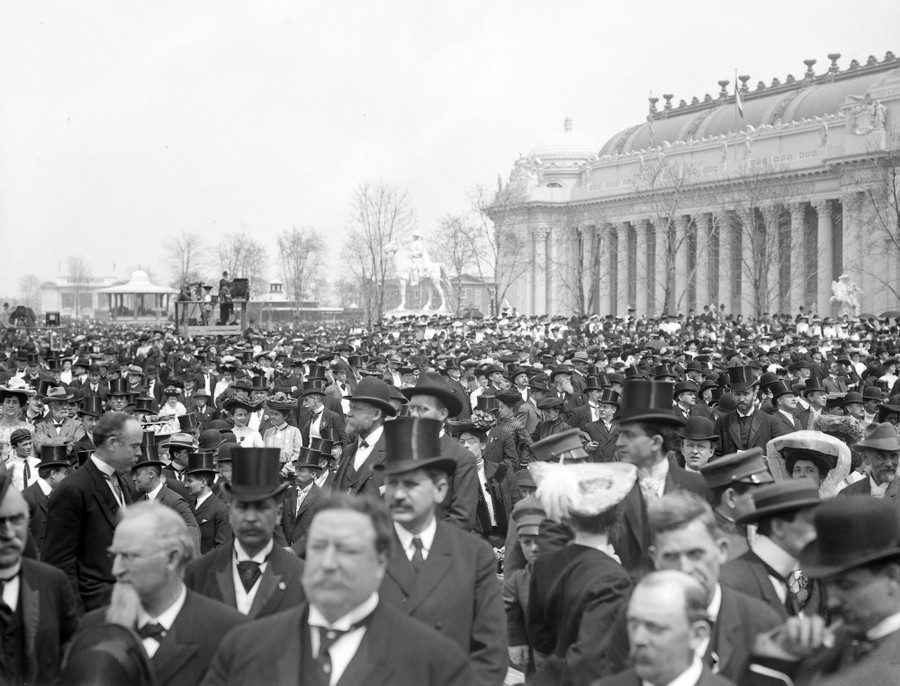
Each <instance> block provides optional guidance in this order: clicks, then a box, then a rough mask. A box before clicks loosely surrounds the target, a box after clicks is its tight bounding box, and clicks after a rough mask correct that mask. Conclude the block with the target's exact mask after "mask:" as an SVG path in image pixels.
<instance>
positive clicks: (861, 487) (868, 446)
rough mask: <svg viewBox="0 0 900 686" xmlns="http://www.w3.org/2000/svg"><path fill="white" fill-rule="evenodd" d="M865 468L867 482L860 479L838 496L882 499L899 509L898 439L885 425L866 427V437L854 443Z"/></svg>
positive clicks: (890, 426) (899, 455) (899, 461)
mask: <svg viewBox="0 0 900 686" xmlns="http://www.w3.org/2000/svg"><path fill="white" fill-rule="evenodd" d="M856 449H857V450H858V451H859V452H860V454H862V457H863V461H864V462H865V463H866V465H868V468H869V478H868V479H861V480H859V481H857V482H855V483H852V484H850V485H849V486H847V487H846V488H844V489H843V490H842V491H841V492H840V493H839V494H838V495H869V496H872V497H873V498H886V499H887V500H888V501H889V502H892V503H894V504H895V506H896V507H900V489H898V488H897V484H895V482H896V481H897V465H898V463H900V435H897V430H896V429H894V427H893V425H891V424H890V423H888V422H882V423H881V424H869V426H868V427H866V435H865V436H864V437H863V439H862V440H861V441H858V442H857V443H856Z"/></svg>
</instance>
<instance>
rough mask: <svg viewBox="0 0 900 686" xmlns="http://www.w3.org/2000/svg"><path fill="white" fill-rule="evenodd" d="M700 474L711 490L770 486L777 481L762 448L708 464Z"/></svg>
mask: <svg viewBox="0 0 900 686" xmlns="http://www.w3.org/2000/svg"><path fill="white" fill-rule="evenodd" d="M700 474H701V475H702V476H703V478H704V480H705V481H706V485H707V486H708V487H709V488H723V487H725V486H731V485H733V484H755V485H759V484H770V483H772V482H774V481H775V478H774V477H773V476H772V473H771V472H770V471H769V465H768V464H767V463H766V461H765V458H764V457H763V450H762V448H751V449H750V450H744V451H741V452H738V453H731V454H730V455H725V456H723V457H719V458H717V459H715V460H712V461H710V462H707V463H706V464H705V465H703V466H702V467H700Z"/></svg>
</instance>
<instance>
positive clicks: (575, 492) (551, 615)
mask: <svg viewBox="0 0 900 686" xmlns="http://www.w3.org/2000/svg"><path fill="white" fill-rule="evenodd" d="M549 440H550V441H554V442H555V441H557V437H553V438H551V439H549ZM574 447H575V449H576V450H577V449H578V447H580V446H574ZM582 452H583V451H582ZM529 470H530V471H531V472H532V474H533V475H534V477H535V482H536V483H537V486H538V491H537V495H538V498H539V500H540V503H541V506H542V507H543V509H544V511H545V512H546V514H547V517H549V518H550V519H552V520H553V521H554V522H556V523H557V524H566V525H569V526H571V528H572V530H573V531H574V538H573V540H572V543H571V544H570V545H567V546H565V547H563V548H562V549H560V550H556V551H554V552H550V553H546V554H544V555H542V556H541V557H539V558H538V559H537V561H536V562H535V563H534V570H533V572H532V575H531V585H530V590H529V597H528V614H527V616H526V627H527V633H528V635H529V636H530V637H531V639H532V647H533V648H534V650H535V662H536V666H537V675H536V677H535V680H536V681H537V682H538V683H545V684H578V685H581V684H589V683H591V682H592V681H594V680H595V679H596V678H597V677H599V676H602V674H603V673H604V667H605V656H606V651H607V647H608V643H607V641H608V628H609V626H610V624H612V621H613V619H614V618H615V616H616V613H617V612H618V611H619V609H620V607H621V605H622V603H623V602H625V600H626V599H627V597H628V594H629V592H630V591H631V578H630V577H629V576H628V572H626V571H625V569H624V568H623V567H622V566H621V565H620V564H619V562H618V560H617V559H616V558H615V557H614V555H615V553H614V552H613V548H612V545H611V544H610V540H609V535H610V531H611V530H612V529H613V528H614V527H615V525H616V524H617V522H618V520H619V516H620V510H619V508H618V505H619V504H620V503H621V502H622V500H623V499H624V498H625V497H626V496H627V495H628V493H629V491H631V489H632V487H633V486H634V484H635V482H636V481H637V470H636V469H635V467H634V466H633V465H630V464H624V463H615V462H613V463H596V464H595V463H580V464H559V463H556V462H534V463H532V465H531V466H530V467H529Z"/></svg>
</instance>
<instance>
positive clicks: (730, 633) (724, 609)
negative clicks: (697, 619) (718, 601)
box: [707, 588, 742, 673]
mask: <svg viewBox="0 0 900 686" xmlns="http://www.w3.org/2000/svg"><path fill="white" fill-rule="evenodd" d="M741 622H742V618H741V617H740V616H739V615H738V612H737V608H736V607H735V606H734V605H733V604H732V602H731V596H730V595H729V593H728V591H727V590H726V589H725V588H723V589H722V605H721V607H720V608H719V616H718V617H717V618H716V621H715V628H714V629H713V631H715V632H716V636H715V638H716V641H715V645H716V654H717V656H718V658H719V659H718V662H717V664H718V671H719V672H720V673H721V672H723V671H724V670H725V667H726V665H728V660H730V659H731V654H732V653H733V652H734V647H735V642H736V637H735V635H734V634H735V633H737V632H738V631H739V630H740V627H741ZM710 647H712V641H710ZM707 652H708V651H707Z"/></svg>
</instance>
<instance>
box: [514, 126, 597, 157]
mask: <svg viewBox="0 0 900 686" xmlns="http://www.w3.org/2000/svg"><path fill="white" fill-rule="evenodd" d="M563 129H564V130H563V132H562V133H557V134H555V135H553V136H551V137H550V138H548V139H547V140H546V141H544V142H543V143H541V144H540V145H537V146H535V147H534V148H532V149H531V152H529V153H528V156H529V157H536V158H538V159H539V160H588V159H590V158H592V157H593V156H594V155H596V154H597V152H598V151H599V150H600V142H599V141H598V140H596V139H594V138H593V137H592V136H586V135H584V134H581V133H575V132H574V131H573V130H572V120H571V119H570V118H569V117H566V121H565V124H564V126H563Z"/></svg>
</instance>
